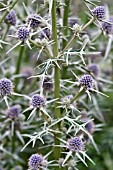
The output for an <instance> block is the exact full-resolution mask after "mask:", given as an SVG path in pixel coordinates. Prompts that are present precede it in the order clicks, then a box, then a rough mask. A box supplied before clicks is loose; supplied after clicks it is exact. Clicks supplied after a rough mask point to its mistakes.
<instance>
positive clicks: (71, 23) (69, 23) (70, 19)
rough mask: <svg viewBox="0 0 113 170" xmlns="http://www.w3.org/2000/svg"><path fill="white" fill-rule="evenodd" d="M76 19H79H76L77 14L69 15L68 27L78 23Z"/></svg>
mask: <svg viewBox="0 0 113 170" xmlns="http://www.w3.org/2000/svg"><path fill="white" fill-rule="evenodd" d="M78 21H79V19H78V17H77V16H73V17H70V18H69V19H68V25H69V27H73V26H74V25H75V24H78Z"/></svg>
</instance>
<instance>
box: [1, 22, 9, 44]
mask: <svg viewBox="0 0 113 170" xmlns="http://www.w3.org/2000/svg"><path fill="white" fill-rule="evenodd" d="M9 28H10V25H9V24H7V27H6V31H5V33H4V34H3V36H2V41H4V40H5V38H6V35H7V33H8V30H9Z"/></svg>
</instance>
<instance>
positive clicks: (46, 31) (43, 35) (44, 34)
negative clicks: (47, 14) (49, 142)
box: [40, 28, 51, 39]
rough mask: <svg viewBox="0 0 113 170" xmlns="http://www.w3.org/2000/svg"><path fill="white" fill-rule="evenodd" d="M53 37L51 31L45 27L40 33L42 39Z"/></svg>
mask: <svg viewBox="0 0 113 170" xmlns="http://www.w3.org/2000/svg"><path fill="white" fill-rule="evenodd" d="M44 38H46V39H51V32H50V30H49V29H48V28H45V29H44V30H43V31H42V32H41V35H40V39H44Z"/></svg>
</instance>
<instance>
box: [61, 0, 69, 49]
mask: <svg viewBox="0 0 113 170" xmlns="http://www.w3.org/2000/svg"><path fill="white" fill-rule="evenodd" d="M69 2H70V0H65V7H64V16H63V27H64V37H65V36H67V35H68V13H69ZM66 43H67V41H66V40H65V39H63V48H64V47H65V46H66Z"/></svg>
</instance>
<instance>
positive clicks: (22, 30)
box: [18, 27, 29, 41]
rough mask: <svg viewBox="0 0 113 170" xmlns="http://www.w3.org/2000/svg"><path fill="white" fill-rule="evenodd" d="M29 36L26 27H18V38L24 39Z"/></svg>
mask: <svg viewBox="0 0 113 170" xmlns="http://www.w3.org/2000/svg"><path fill="white" fill-rule="evenodd" d="M28 36H29V31H28V29H27V28H26V27H20V28H19V29H18V39H20V40H21V41H25V40H26V39H27V38H28Z"/></svg>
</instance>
